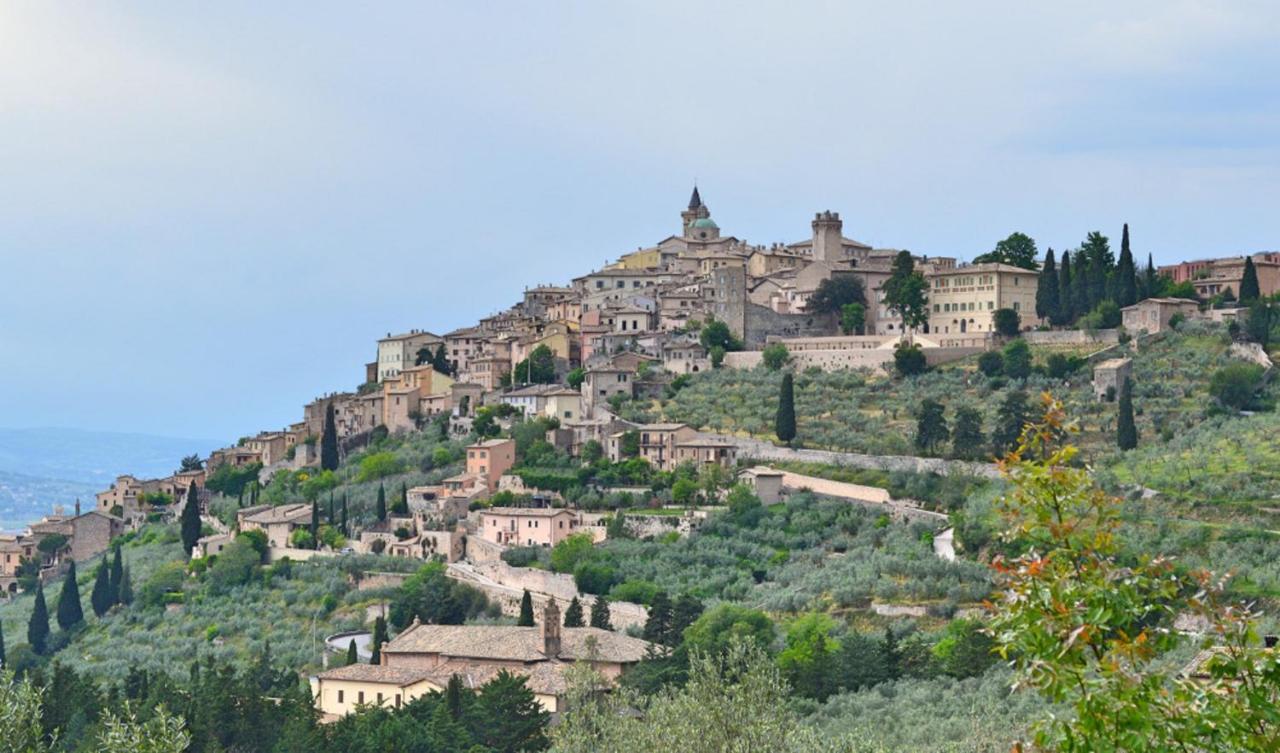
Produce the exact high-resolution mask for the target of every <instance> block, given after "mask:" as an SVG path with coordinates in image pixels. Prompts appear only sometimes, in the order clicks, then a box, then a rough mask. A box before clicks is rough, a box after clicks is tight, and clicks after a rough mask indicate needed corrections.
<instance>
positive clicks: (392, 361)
mask: <svg viewBox="0 0 1280 753" xmlns="http://www.w3.org/2000/svg"><path fill="white" fill-rule="evenodd" d="M441 342H443V338H441V337H440V336H439V335H433V334H431V333H430V332H424V331H423V330H419V329H412V330H409V331H408V332H406V333H404V334H403V335H393V334H391V333H390V332H388V333H387V336H386V337H384V338H382V339H381V340H379V341H378V359H377V364H378V381H379V382H382V381H386V380H387V379H391V378H393V377H395V376H397V375H399V374H400V372H401V371H404V370H405V369H407V368H409V367H411V366H416V365H417V363H418V351H419V350H421V349H422V348H430V349H431V351H432V352H433V353H434V352H435V349H436V347H437V346H439V345H440V343H441Z"/></svg>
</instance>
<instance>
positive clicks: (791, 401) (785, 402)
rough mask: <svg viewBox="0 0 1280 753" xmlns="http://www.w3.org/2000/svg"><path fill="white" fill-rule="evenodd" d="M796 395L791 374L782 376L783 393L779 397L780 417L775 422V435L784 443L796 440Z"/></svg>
mask: <svg viewBox="0 0 1280 753" xmlns="http://www.w3.org/2000/svg"><path fill="white" fill-rule="evenodd" d="M795 400H796V395H795V385H794V384H793V382H792V379H791V372H787V373H786V374H783V375H782V392H781V394H780V395H779V396H778V416H777V419H776V421H775V422H774V433H775V434H777V435H778V439H779V440H781V441H783V442H790V441H791V440H793V439H795V438H796V403H795Z"/></svg>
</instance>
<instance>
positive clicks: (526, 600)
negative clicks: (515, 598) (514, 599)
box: [516, 588, 533, 627]
mask: <svg viewBox="0 0 1280 753" xmlns="http://www.w3.org/2000/svg"><path fill="white" fill-rule="evenodd" d="M516 625H517V626H518V627H533V597H532V596H530V595H529V589H527V588H526V589H525V590H524V596H521V597H520V619H518V620H516Z"/></svg>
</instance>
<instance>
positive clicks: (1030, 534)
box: [990, 395, 1280, 752]
mask: <svg viewBox="0 0 1280 753" xmlns="http://www.w3.org/2000/svg"><path fill="white" fill-rule="evenodd" d="M1042 406H1043V410H1044V413H1043V417H1042V418H1041V419H1040V421H1039V422H1038V423H1036V424H1034V425H1030V426H1028V427H1027V429H1026V431H1025V432H1024V433H1023V435H1022V438H1021V441H1020V442H1019V445H1018V447H1017V449H1015V450H1014V451H1013V452H1011V453H1009V455H1007V456H1006V457H1005V458H1004V459H1003V461H1001V466H1002V468H1003V470H1004V472H1005V474H1006V475H1007V477H1008V479H1009V480H1010V482H1011V483H1012V485H1013V490H1012V492H1011V493H1010V494H1009V495H1008V496H1007V497H1006V498H1005V499H1004V500H1003V503H1002V504H1003V511H1004V513H1005V515H1006V516H1007V520H1008V522H1009V529H1008V531H1007V533H1006V539H1007V540H1008V541H1009V542H1010V544H1011V545H1013V546H1016V547H1019V548H1021V549H1022V553H1021V554H1019V555H1017V556H1009V557H1005V556H1000V557H997V559H996V560H995V561H994V563H993V564H994V567H995V569H996V571H997V573H998V581H999V582H998V586H999V590H998V593H999V594H1000V597H999V599H998V600H997V602H996V603H995V604H994V605H993V607H992V616H991V622H990V629H991V635H992V636H993V638H994V640H995V645H996V650H997V652H998V653H999V655H1000V656H1001V657H1003V658H1005V659H1007V660H1008V661H1009V662H1010V663H1011V665H1012V666H1013V667H1014V668H1015V669H1016V670H1017V673H1018V684H1019V685H1020V686H1021V687H1024V688H1030V689H1033V690H1035V691H1037V692H1039V693H1040V694H1041V695H1042V696H1044V697H1045V698H1046V699H1048V700H1050V701H1052V702H1055V703H1060V704H1064V705H1066V706H1067V707H1069V708H1070V710H1071V711H1072V713H1070V714H1055V715H1053V716H1050V717H1048V718H1046V719H1044V720H1042V721H1041V722H1040V723H1039V724H1038V725H1037V726H1036V727H1034V730H1033V736H1032V739H1031V741H1029V742H1027V743H1019V744H1018V745H1017V746H1015V750H1054V751H1117V752H1119V751H1259V752H1261V751H1275V750H1277V749H1280V716H1277V714H1276V708H1277V703H1278V702H1280V660H1278V657H1277V655H1276V651H1275V649H1272V648H1266V647H1264V646H1263V645H1262V643H1261V641H1260V640H1259V637H1258V635H1257V632H1256V627H1255V626H1256V619H1257V617H1258V616H1259V615H1258V614H1256V613H1255V612H1253V611H1252V610H1251V609H1250V608H1249V607H1245V606H1242V605H1239V604H1231V603H1228V601H1227V600H1226V599H1225V598H1224V589H1225V586H1226V580H1225V579H1222V578H1217V577H1215V576H1214V575H1212V574H1211V573H1208V572H1191V573H1185V572H1183V571H1181V570H1179V569H1178V568H1176V567H1175V566H1174V563H1173V562H1172V561H1171V560H1169V559H1167V558H1164V557H1160V556H1156V557H1143V558H1142V559H1140V560H1138V561H1136V562H1133V561H1126V560H1125V559H1123V558H1122V557H1121V554H1120V553H1121V548H1120V542H1119V541H1118V538H1117V535H1116V534H1117V531H1118V529H1119V526H1120V523H1121V520H1120V502H1119V500H1116V499H1114V498H1112V497H1109V496H1107V495H1106V494H1105V493H1103V492H1102V491H1101V490H1100V489H1098V488H1097V487H1095V486H1094V485H1093V482H1092V480H1091V479H1090V477H1089V475H1088V472H1087V471H1086V470H1084V469H1081V468H1078V467H1075V464H1074V462H1073V461H1074V460H1075V458H1076V449H1075V448H1074V447H1072V446H1070V445H1065V444H1062V443H1061V440H1062V438H1063V437H1064V436H1065V435H1067V434H1069V433H1071V432H1073V431H1075V427H1074V425H1071V424H1069V423H1068V422H1067V420H1066V416H1065V414H1064V412H1063V410H1062V406H1061V404H1060V403H1058V402H1056V401H1054V400H1053V399H1052V398H1050V397H1049V396H1048V395H1045V396H1043V398H1042ZM1175 613H1189V614H1191V615H1194V616H1197V617H1199V618H1201V619H1203V620H1205V621H1206V624H1208V625H1209V626H1210V627H1209V629H1208V630H1207V631H1206V637H1204V638H1203V639H1201V643H1200V646H1199V647H1200V648H1201V649H1202V652H1201V654H1200V655H1199V656H1198V657H1197V661H1196V662H1194V663H1193V667H1191V668H1188V670H1187V671H1181V668H1180V667H1179V666H1177V665H1176V664H1171V663H1170V662H1169V661H1167V660H1166V653H1167V652H1168V651H1170V650H1171V649H1173V648H1175V647H1177V646H1178V645H1179V644H1181V643H1183V642H1184V641H1186V640H1189V639H1188V638H1186V637H1184V636H1183V635H1182V634H1181V633H1180V632H1179V631H1176V630H1174V629H1172V621H1173V617H1174V614H1175Z"/></svg>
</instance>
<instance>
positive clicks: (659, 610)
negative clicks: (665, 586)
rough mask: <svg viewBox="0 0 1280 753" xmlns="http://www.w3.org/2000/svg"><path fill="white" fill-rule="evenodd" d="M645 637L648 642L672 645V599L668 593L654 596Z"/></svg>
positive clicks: (645, 622) (646, 623) (645, 627)
mask: <svg viewBox="0 0 1280 753" xmlns="http://www.w3.org/2000/svg"><path fill="white" fill-rule="evenodd" d="M643 637H644V639H645V640H646V641H651V642H653V643H661V644H664V645H671V644H670V642H669V641H670V640H671V599H670V598H669V597H668V596H667V592H666V591H659V592H658V593H656V594H654V597H653V603H652V604H650V605H649V619H647V620H645V621H644V633H643Z"/></svg>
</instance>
